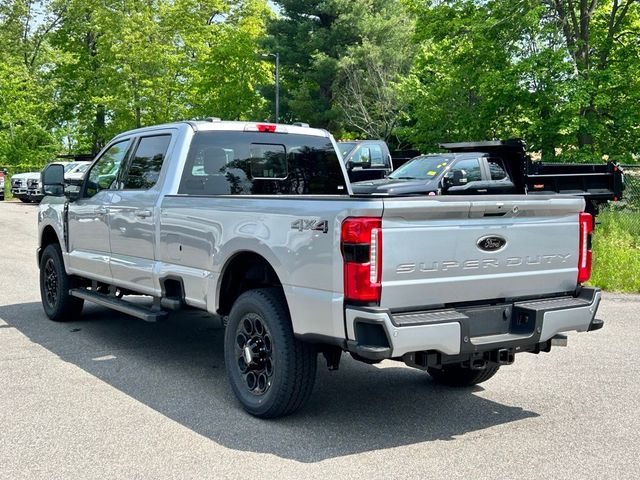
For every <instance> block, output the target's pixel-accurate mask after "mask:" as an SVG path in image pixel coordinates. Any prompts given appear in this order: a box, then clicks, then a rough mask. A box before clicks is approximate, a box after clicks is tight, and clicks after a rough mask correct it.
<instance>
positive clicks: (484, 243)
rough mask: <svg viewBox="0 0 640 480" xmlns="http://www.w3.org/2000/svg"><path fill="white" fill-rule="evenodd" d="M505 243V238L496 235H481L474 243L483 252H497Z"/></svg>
mask: <svg viewBox="0 0 640 480" xmlns="http://www.w3.org/2000/svg"><path fill="white" fill-rule="evenodd" d="M506 244H507V240H506V239H505V238H503V237H499V236H498V235H489V236H486V237H481V238H479V239H478V242H477V243H476V245H478V248H479V249H480V250H483V251H485V252H497V251H498V250H502V249H503V248H504V247H505V245H506Z"/></svg>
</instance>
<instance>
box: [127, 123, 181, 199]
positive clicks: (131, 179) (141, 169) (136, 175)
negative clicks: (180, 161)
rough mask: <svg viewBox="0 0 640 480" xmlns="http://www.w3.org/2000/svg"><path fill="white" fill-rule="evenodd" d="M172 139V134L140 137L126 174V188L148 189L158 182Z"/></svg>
mask: <svg viewBox="0 0 640 480" xmlns="http://www.w3.org/2000/svg"><path fill="white" fill-rule="evenodd" d="M170 141H171V135H155V136H152V137H142V138H141V139H140V142H139V143H138V146H137V147H136V152H135V153H134V154H133V156H132V158H131V161H130V162H129V168H128V169H127V173H126V175H125V176H124V180H123V188H124V189H125V190H148V189H150V188H151V187H153V186H154V185H155V184H156V182H157V181H158V178H159V177H160V170H161V169H162V164H163V163H164V159H165V157H166V155H167V150H168V148H169V142H170Z"/></svg>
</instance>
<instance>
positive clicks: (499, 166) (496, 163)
mask: <svg viewBox="0 0 640 480" xmlns="http://www.w3.org/2000/svg"><path fill="white" fill-rule="evenodd" d="M487 165H488V166H489V175H490V177H491V180H509V174H508V173H507V169H506V168H505V165H504V160H502V159H501V158H497V157H489V158H487Z"/></svg>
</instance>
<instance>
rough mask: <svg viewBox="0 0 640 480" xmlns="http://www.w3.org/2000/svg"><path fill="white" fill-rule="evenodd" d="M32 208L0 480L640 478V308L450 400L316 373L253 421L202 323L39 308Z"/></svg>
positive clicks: (13, 242) (4, 293)
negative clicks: (294, 410)
mask: <svg viewBox="0 0 640 480" xmlns="http://www.w3.org/2000/svg"><path fill="white" fill-rule="evenodd" d="M36 216H37V207H36V206H34V205H25V204H20V203H15V202H0V478H2V479H19V478H29V479H36V478H43V479H54V478H61V479H73V478H153V479H159V478H198V479H203V478H278V479H282V478H296V479H299V478H324V479H327V478H357V479H362V478H437V477H443V478H492V479H493V478H517V477H524V478H550V479H551V478H553V479H556V478H598V479H603V478H616V479H619V478H639V477H640V459H639V453H640V433H639V432H640V342H639V341H638V339H639V338H640V295H635V296H631V295H614V294H607V295H605V299H604V301H603V303H602V305H601V307H600V314H599V315H598V317H599V318H602V319H603V320H605V322H606V324H605V327H604V329H602V330H600V331H597V332H593V333H572V334H570V335H569V345H568V347H567V348H555V349H554V350H553V351H552V352H551V353H550V354H541V355H531V354H522V355H520V356H518V358H517V360H516V363H515V364H514V365H512V366H510V367H505V368H503V369H502V370H501V371H500V372H499V373H498V375H496V376H495V377H494V378H493V379H491V380H489V381H488V382H486V383H484V384H482V386H478V387H475V388H473V389H467V390H455V389H450V388H445V387H440V386H437V385H435V384H434V383H432V382H431V381H430V380H429V377H428V375H427V374H425V373H423V372H420V371H417V370H412V369H409V368H407V367H405V366H403V365H401V364H398V363H395V362H385V363H383V364H381V365H379V366H369V365H364V364H361V363H357V362H355V361H352V360H351V359H350V358H347V357H346V356H345V357H343V362H342V365H341V367H340V370H339V371H337V372H328V371H327V370H326V369H325V368H320V369H319V375H318V381H317V383H316V387H315V391H314V396H313V398H312V400H311V401H310V402H309V404H308V405H307V406H306V408H305V409H304V410H303V411H301V412H300V413H298V414H296V415H294V416H291V417H288V418H285V419H281V420H276V421H262V420H257V419H255V418H252V417H249V416H248V415H246V414H245V413H243V411H242V410H241V409H240V408H239V407H238V405H237V404H236V402H235V399H234V397H233V395H232V393H231V391H230V389H229V387H228V386H227V381H226V377H225V372H224V365H223V354H222V341H223V334H222V331H220V330H215V329H212V328H211V327H210V324H209V322H208V321H207V319H206V318H200V317H190V318H184V317H173V318H170V319H169V320H167V321H166V322H163V323H159V324H148V323H144V322H142V321H140V320H136V319H133V318H129V317H127V316H125V315H121V314H118V313H114V312H111V311H109V310H106V309H103V308H98V307H95V306H86V307H85V310H84V316H83V318H82V319H80V320H78V321H75V322H71V323H64V324H56V323H53V322H50V321H48V320H47V319H46V317H45V315H44V313H43V312H42V308H41V306H40V297H39V290H38V270H37V267H36V262H35V254H34V252H35V248H36V241H37V240H36V237H37V227H36Z"/></svg>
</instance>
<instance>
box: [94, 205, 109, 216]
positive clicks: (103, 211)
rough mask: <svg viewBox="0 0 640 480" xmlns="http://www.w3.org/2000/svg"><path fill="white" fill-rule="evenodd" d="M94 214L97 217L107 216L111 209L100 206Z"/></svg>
mask: <svg viewBox="0 0 640 480" xmlns="http://www.w3.org/2000/svg"><path fill="white" fill-rule="evenodd" d="M94 212H95V213H96V215H106V214H107V213H109V209H108V208H107V207H102V206H100V207H96V209H95V210H94Z"/></svg>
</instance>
